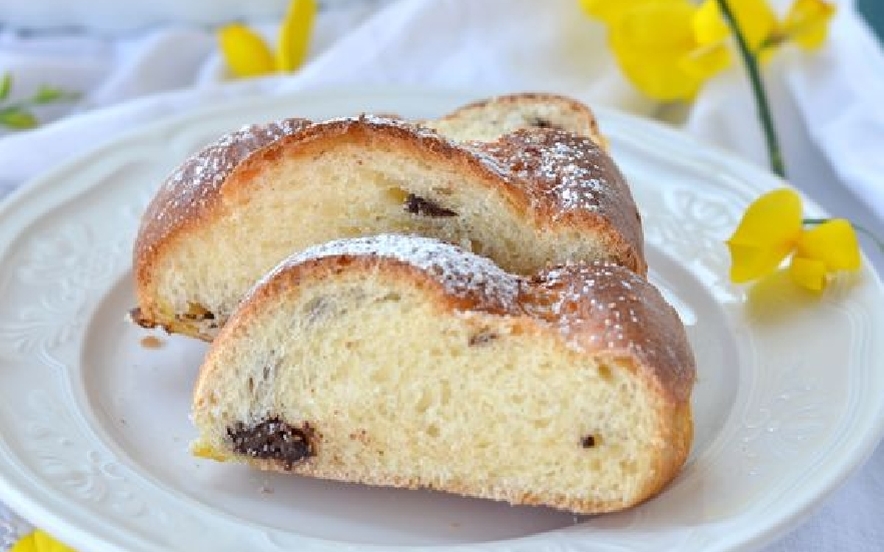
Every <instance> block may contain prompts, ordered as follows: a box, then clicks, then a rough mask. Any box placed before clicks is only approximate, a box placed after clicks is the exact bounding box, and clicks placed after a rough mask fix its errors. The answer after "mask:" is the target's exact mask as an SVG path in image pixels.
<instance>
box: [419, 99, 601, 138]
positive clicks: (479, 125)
mask: <svg viewBox="0 0 884 552" xmlns="http://www.w3.org/2000/svg"><path fill="white" fill-rule="evenodd" d="M421 124H422V125H424V126H428V127H430V128H433V129H435V130H436V131H438V132H439V133H441V134H444V135H445V136H447V137H448V138H451V139H453V140H459V141H470V140H479V141H484V142H491V141H493V140H496V139H497V138H499V137H500V136H503V135H504V134H509V133H511V132H514V131H516V130H519V129H522V128H557V129H560V130H564V131H566V132H570V133H572V134H577V135H579V136H586V137H588V138H590V139H592V141H594V142H595V143H596V144H598V145H600V146H602V147H603V148H607V141H606V140H605V138H604V137H603V136H602V134H601V133H600V132H599V128H598V123H597V121H596V118H595V114H594V113H593V112H592V110H591V109H590V108H589V107H587V106H586V105H584V104H583V103H581V102H578V101H577V100H574V99H572V98H568V97H566V96H560V95H557V94H543V93H521V94H507V95H503V96H495V97H493V98H488V99H484V100H479V101H476V102H474V103H471V104H469V105H466V106H464V107H461V108H460V109H457V110H455V111H453V112H451V113H450V114H449V115H447V116H445V117H442V118H440V119H431V120H425V121H421Z"/></svg>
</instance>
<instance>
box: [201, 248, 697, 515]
mask: <svg viewBox="0 0 884 552" xmlns="http://www.w3.org/2000/svg"><path fill="white" fill-rule="evenodd" d="M694 375H695V368H694V360H693V356H692V353H691V350H690V348H689V345H688V342H687V338H686V335H685V331H684V327H683V325H682V324H681V321H680V319H679V317H678V315H677V314H676V312H675V310H674V309H672V308H671V307H670V306H669V305H668V304H667V303H666V302H665V301H664V299H663V298H662V296H661V295H660V293H659V292H658V291H657V290H656V288H654V287H653V286H652V285H651V284H649V283H648V282H647V281H646V280H644V279H643V278H641V277H640V276H638V275H636V274H635V273H633V272H631V271H629V270H627V269H625V268H623V267H620V266H616V265H611V264H607V263H593V264H579V265H576V264H575V265H568V266H564V267H559V268H551V269H546V270H544V271H541V272H540V273H539V274H537V275H536V276H534V277H531V278H527V277H521V276H515V275H512V274H509V273H507V272H504V271H503V270H501V269H500V268H499V267H497V266H496V265H495V264H494V263H493V262H491V261H490V260H488V259H486V258H484V257H480V256H477V255H474V254H472V253H470V252H467V251H465V250H462V249H460V248H458V247H456V246H453V245H450V244H447V243H444V242H441V241H438V240H435V239H431V238H424V237H416V236H403V235H379V236H373V237H366V238H353V239H345V240H337V241H333V242H330V243H328V244H325V245H320V246H316V247H313V248H310V249H308V250H306V251H305V252H302V253H301V254H298V255H295V256H292V257H290V258H289V259H288V260H286V261H284V262H283V263H281V264H280V265H279V266H278V267H276V268H275V269H274V270H273V271H271V272H270V273H269V274H268V275H267V276H265V278H263V279H262V280H261V281H260V282H259V283H258V284H257V285H256V286H255V287H254V288H253V289H252V291H251V292H249V293H248V294H247V295H246V298H245V299H244V300H243V302H242V303H241V304H240V305H239V306H238V308H237V310H236V311H235V313H234V314H233V315H232V316H231V318H230V320H229V321H228V323H227V325H226V326H225V327H224V328H223V329H222V330H221V333H220V334H219V335H218V337H217V338H216V339H215V340H214V342H213V343H212V344H211V346H210V349H209V352H208V354H207V356H206V359H205V362H204V364H203V365H202V367H201V369H200V373H199V378H198V382H197V385H196V389H195V392H194V401H193V413H192V419H193V421H194V423H195V425H196V427H197V429H198V433H199V435H198V438H197V440H196V441H195V442H194V444H193V451H194V453H195V454H197V455H199V456H203V457H208V458H213V459H216V460H221V461H235V462H244V463H248V464H250V465H252V466H255V467H258V468H261V469H265V470H274V471H281V472H290V473H295V474H302V475H308V476H314V477H319V478H326V479H334V480H341V481H352V482H359V483H366V484H371V485H390V486H397V487H405V488H430V489H438V490H443V491H449V492H454V493H459V494H463V495H468V496H474V497H481V498H490V499H496V500H504V501H509V502H511V503H513V504H532V505H547V506H552V507H555V508H560V509H566V510H571V511H573V512H579V513H598V512H607V511H613V510H618V509H622V508H625V507H628V506H631V505H634V504H636V503H638V502H640V501H642V500H645V499H646V498H648V497H650V496H652V495H654V494H655V493H657V492H658V491H659V490H661V489H662V488H663V487H664V486H665V485H666V484H667V482H669V481H670V480H671V479H672V478H673V477H674V476H675V475H676V474H677V472H678V471H679V470H680V468H681V466H682V465H683V463H684V461H685V459H686V457H687V455H688V451H689V449H690V445H691V441H692V428H693V425H692V419H691V407H690V394H691V389H692V385H693V381H694Z"/></svg>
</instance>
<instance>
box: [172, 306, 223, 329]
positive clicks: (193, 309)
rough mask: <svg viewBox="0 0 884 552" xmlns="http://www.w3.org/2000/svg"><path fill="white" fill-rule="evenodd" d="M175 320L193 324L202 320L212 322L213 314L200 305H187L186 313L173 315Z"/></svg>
mask: <svg viewBox="0 0 884 552" xmlns="http://www.w3.org/2000/svg"><path fill="white" fill-rule="evenodd" d="M175 318H178V319H179V320H190V321H193V322H202V321H203V320H214V319H215V313H213V312H212V311H210V310H209V309H207V308H206V307H204V306H202V305H200V304H199V303H188V304H187V311H185V312H183V313H181V314H177V315H175ZM211 327H213V328H214V327H216V325H214V324H213V325H211Z"/></svg>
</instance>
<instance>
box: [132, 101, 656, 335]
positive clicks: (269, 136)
mask: <svg viewBox="0 0 884 552" xmlns="http://www.w3.org/2000/svg"><path fill="white" fill-rule="evenodd" d="M512 101H515V100H512ZM537 101H538V102H539V101H540V100H537ZM527 103H530V102H527V101H525V102H523V103H521V104H519V105H522V108H524V106H525V105H526V104H527ZM465 109H466V110H467V114H468V115H462V117H479V116H480V115H477V113H478V114H481V113H486V114H487V113H492V111H493V112H494V113H498V114H499V113H500V112H501V111H502V108H501V107H500V106H499V105H498V104H496V103H493V102H488V103H487V104H486V108H485V109H484V110H483V109H482V108H479V107H470V108H465ZM469 113H473V114H474V115H469ZM565 113H566V111H562V113H560V115H562V116H564V114H565ZM550 117H551V115H550ZM587 118H591V112H588V111H587V113H584V114H583V115H582V116H581V117H577V118H576V120H577V121H579V125H578V126H580V125H584V126H585V125H586V124H587ZM492 119H493V117H491V116H490V115H489V116H488V121H491V120H492ZM453 120H457V117H452V118H449V120H448V123H445V124H446V125H447V124H451V121H453ZM488 124H489V125H490V124H491V123H490V122H489V123H488ZM512 124H515V123H513V122H512V121H509V122H504V123H500V122H498V123H497V125H498V127H499V128H500V129H501V130H508V129H509V126H510V125H512ZM443 126H444V125H443ZM480 126H483V125H480ZM591 128H594V127H592V126H591V125H590V126H589V127H587V128H585V129H584V130H587V129H591ZM466 134H468V133H467V132H466V131H463V129H461V130H459V131H458V137H459V138H465V137H466ZM383 232H400V233H416V234H422V235H427V236H433V237H437V238H440V239H444V240H446V241H450V242H453V243H457V244H460V245H462V246H464V247H466V248H468V249H471V250H472V251H475V252H476V253H479V254H482V255H486V256H489V257H491V258H492V259H494V260H495V261H496V262H497V263H498V264H500V265H501V266H502V267H503V268H505V269H506V270H508V271H512V272H515V273H520V274H530V273H533V272H535V271H536V270H538V269H540V268H542V267H544V266H546V265H548V264H558V263H561V262H565V261H569V260H600V259H601V260H608V261H611V262H615V263H617V264H622V265H624V266H627V267H629V268H630V269H632V270H634V271H636V272H638V273H640V274H644V273H645V271H646V264H645V259H644V254H643V238H642V230H641V221H640V218H639V214H638V210H637V208H636V206H635V202H634V200H633V198H632V195H631V193H630V190H629V187H628V185H627V183H626V181H625V180H624V178H623V176H622V175H621V173H620V171H619V170H618V168H617V167H616V166H615V164H614V162H613V161H612V159H611V158H610V156H609V155H608V154H607V153H606V152H605V151H604V150H603V149H602V148H601V147H600V146H598V145H597V144H596V143H595V142H594V141H593V140H592V139H591V138H588V137H584V136H580V135H577V134H573V133H572V132H569V131H566V130H561V129H558V128H535V129H522V130H517V131H515V132H512V133H510V134H505V135H503V136H501V137H500V138H498V139H496V140H494V141H491V142H455V141H452V140H449V139H447V138H445V137H443V136H442V135H441V134H439V133H437V132H436V131H433V130H430V129H427V128H424V127H420V126H416V125H414V124H410V123H407V122H404V121H401V120H394V119H387V118H379V117H372V116H367V115H366V116H361V117H357V118H343V119H336V120H331V121H326V122H322V123H311V122H309V121H307V120H303V119H289V120H284V121H279V122H276V123H272V124H269V125H262V126H252V127H248V128H245V129H243V130H240V131H238V132H235V133H233V134H230V135H227V136H225V137H223V138H222V139H221V140H219V141H218V142H216V143H215V144H213V145H211V146H209V147H207V148H206V149H204V150H203V151H201V152H199V153H197V154H196V155H195V156H193V157H191V158H190V159H189V160H187V161H186V162H185V163H184V164H183V165H182V166H181V167H180V168H179V169H178V170H177V171H176V172H175V173H174V174H173V175H172V176H171V177H170V178H169V179H168V180H167V181H166V182H165V184H164V185H163V186H162V187H161V189H160V190H159V192H158V193H157V195H156V196H155V197H154V199H153V201H152V202H151V204H150V205H149V207H148V209H147V212H146V213H145V215H144V218H143V220H142V225H141V228H140V229H139V234H138V238H137V241H136V244H135V250H134V270H135V280H136V294H137V298H138V308H137V309H135V310H134V311H133V313H132V315H133V319H134V320H135V321H136V322H138V323H139V324H141V325H144V326H147V327H153V326H162V327H164V328H165V329H167V330H168V331H170V332H177V333H183V334H187V335H191V336H194V337H199V338H202V339H206V340H211V339H212V338H213V337H214V335H215V334H216V333H217V329H218V328H219V327H220V326H221V325H223V323H224V321H225V320H226V318H227V316H228V315H229V313H230V312H231V311H232V310H233V308H234V306H235V305H236V304H237V302H238V301H239V299H240V298H241V296H242V294H243V293H244V292H245V291H246V290H248V289H249V287H250V286H251V285H252V284H253V283H254V282H255V281H256V280H257V279H258V278H259V277H260V276H262V275H263V274H264V273H266V272H267V271H268V270H269V269H271V268H272V267H273V266H274V265H275V264H276V263H278V262H279V261H280V260H282V259H283V258H285V257H286V256H288V255H289V254H290V253H292V252H294V251H300V250H303V249H305V248H307V247H309V246H311V245H315V244H318V243H323V242H325V241H328V240H331V239H336V238H342V237H352V236H361V235H371V234H377V233H383Z"/></svg>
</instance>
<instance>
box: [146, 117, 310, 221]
mask: <svg viewBox="0 0 884 552" xmlns="http://www.w3.org/2000/svg"><path fill="white" fill-rule="evenodd" d="M309 124H310V121H308V120H306V119H282V120H279V121H275V122H271V123H266V124H253V125H246V126H244V127H242V128H241V129H239V130H237V131H235V132H231V133H229V134H225V135H224V136H222V137H221V138H219V139H218V140H216V141H215V142H214V143H212V144H209V145H208V146H206V147H205V148H203V149H202V150H200V151H198V152H197V153H195V154H194V155H192V156H191V157H189V158H188V159H187V160H186V161H185V162H184V163H182V164H181V166H179V167H178V169H177V170H175V172H173V173H172V174H171V175H170V176H169V178H167V179H166V182H165V183H164V184H163V186H162V188H161V189H160V191H159V193H158V194H157V198H156V199H155V200H154V202H153V203H152V204H151V206H150V208H149V209H148V213H147V215H146V217H145V218H146V219H147V220H155V221H156V222H158V223H159V225H158V226H157V227H158V228H167V229H168V228H171V227H172V226H174V225H176V224H177V223H178V222H180V221H181V220H184V219H185V218H187V217H189V216H191V214H192V213H193V211H195V210H198V209H200V208H202V207H204V206H205V204H206V202H208V201H210V200H211V199H212V198H214V197H215V196H216V195H217V190H218V187H219V186H221V184H222V183H223V182H224V180H225V179H226V178H227V177H228V176H230V173H232V172H233V170H234V169H235V168H236V166H237V165H239V164H240V163H242V162H243V161H244V160H245V159H246V158H247V157H248V156H249V155H251V154H252V153H254V152H255V151H257V150H259V149H261V148H262V147H264V146H267V145H269V144H271V143H273V142H275V141H277V140H279V139H280V138H282V137H284V136H288V135H291V134H295V133H296V132H298V131H300V130H302V129H303V128H305V127H306V126H308V125H309Z"/></svg>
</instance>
